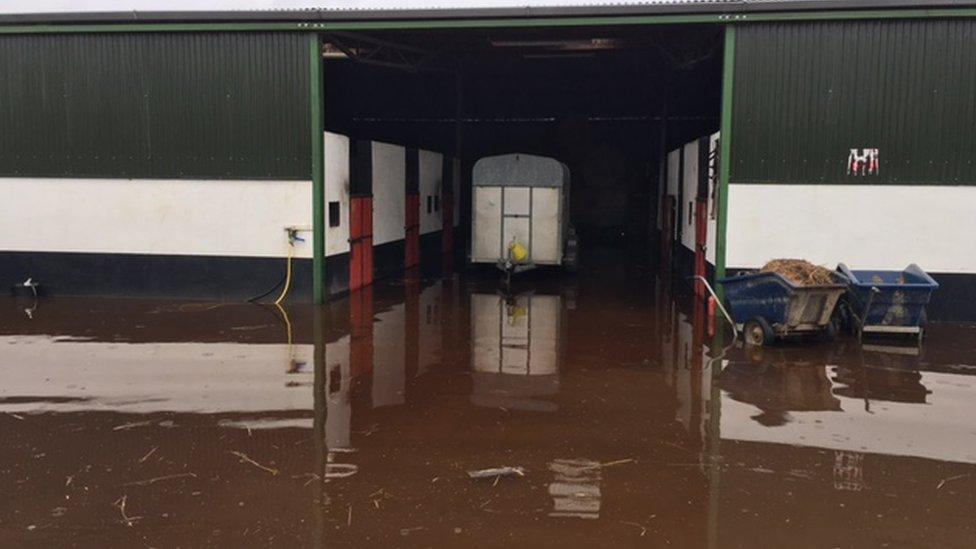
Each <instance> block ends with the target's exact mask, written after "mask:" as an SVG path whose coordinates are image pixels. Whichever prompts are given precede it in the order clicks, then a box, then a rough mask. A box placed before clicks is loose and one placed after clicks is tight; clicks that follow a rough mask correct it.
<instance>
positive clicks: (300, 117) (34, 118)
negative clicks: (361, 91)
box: [0, 33, 310, 179]
mask: <svg viewBox="0 0 976 549" xmlns="http://www.w3.org/2000/svg"><path fill="white" fill-rule="evenodd" d="M308 55H309V51H308V41H307V38H306V37H305V36H304V35H302V34H298V33H290V34H289V33H278V34H276V33H198V34H172V33H167V34H87V35H86V34H77V35H11V36H0V176H49V177H65V176H68V177H131V178H152V177H158V178H221V179H244V178H254V179H309V178H310V167H309V166H310V162H309V158H310V144H309V139H308V135H309V131H310V128H309V123H310V119H309V112H310V111H309V102H308V95H309V85H308V74H309V70H308V66H309V65H308Z"/></svg>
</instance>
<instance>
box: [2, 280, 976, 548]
mask: <svg viewBox="0 0 976 549" xmlns="http://www.w3.org/2000/svg"><path fill="white" fill-rule="evenodd" d="M668 287H669V284H668V283H667V281H664V280H661V279H659V278H654V277H652V276H651V274H650V273H649V272H646V271H641V270H640V269H638V268H633V269H631V270H624V269H620V270H614V269H611V268H606V269H602V270H601V275H600V276H599V277H593V276H587V275H586V274H585V273H584V274H581V275H580V276H579V277H577V278H567V277H552V276H535V277H529V278H528V279H527V280H525V281H523V282H522V283H521V284H520V285H519V286H516V287H515V288H514V291H513V293H512V294H510V295H503V294H502V293H500V292H499V289H498V286H497V277H496V276H495V275H493V274H485V273H481V274H472V273H464V274H449V275H441V276H433V277H420V276H419V275H416V276H413V277H411V278H410V279H408V280H407V281H398V282H384V283H379V284H377V285H376V286H375V287H374V288H372V289H369V290H366V291H364V292H359V293H356V294H353V295H352V296H350V297H347V298H344V299H341V300H338V301H336V302H333V303H331V304H329V305H328V306H327V307H323V308H321V309H315V308H312V307H302V306H288V307H287V308H286V309H285V310H279V309H277V308H275V307H271V306H257V305H240V304H205V303H174V302H147V301H136V300H91V299H67V298H63V299H48V300H45V301H42V302H41V303H40V304H38V306H37V307H36V308H32V307H33V304H32V303H30V302H28V301H21V300H14V299H8V298H3V299H0V319H2V322H0V436H2V445H0V546H3V547H15V546H18V547H19V546H37V547H50V546H97V547H108V546H113V547H114V546H120V547H140V546H147V547H174V546H182V547H191V546H208V545H209V546H212V545H223V546H242V545H248V546H250V545H257V546H289V547H293V546H326V545H328V546H383V547H390V546H397V547H399V546H427V547H442V546H471V547H494V546H532V547H555V546H562V547H566V546H661V547H664V546H672V547H755V546H766V547H885V546H887V547H934V546H938V547H972V546H973V540H974V539H976V531H974V527H976V519H974V518H973V509H974V508H976V466H974V464H976V421H974V419H973V418H974V417H976V384H974V380H976V377H974V376H976V352H974V351H976V328H974V327H972V326H963V325H952V324H941V325H940V324H936V325H933V326H931V327H930V330H929V336H928V338H927V339H926V341H925V343H924V345H923V346H922V347H921V348H920V349H919V348H916V347H911V346H905V345H891V344H890V343H889V342H880V343H879V342H871V343H869V344H866V345H861V344H859V343H857V342H856V341H854V340H852V339H849V338H847V339H841V340H840V341H838V342H834V343H830V344H810V345H786V346H780V347H777V348H767V349H762V350H747V349H741V348H737V347H731V348H727V349H724V350H723V348H724V347H725V344H724V343H723V342H722V341H721V339H722V338H718V339H716V338H715V337H713V335H711V334H710V333H709V328H708V325H707V322H706V319H705V318H704V315H703V314H702V313H703V311H702V307H701V306H700V305H698V304H696V303H694V302H693V301H692V300H690V299H687V298H681V297H675V296H673V295H672V293H671V292H670V291H668V290H667V288H668ZM724 339H726V340H727V339H728V338H727V337H726V338H724ZM501 466H512V467H521V468H523V469H524V476H519V475H510V476H503V477H489V478H485V479H479V480H473V479H470V478H469V477H468V475H467V472H468V471H473V470H480V469H485V468H493V467H501Z"/></svg>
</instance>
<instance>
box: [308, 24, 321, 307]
mask: <svg viewBox="0 0 976 549" xmlns="http://www.w3.org/2000/svg"><path fill="white" fill-rule="evenodd" d="M320 41H321V38H320V36H319V35H318V33H313V34H310V35H309V37H308V54H309V59H308V70H309V87H310V90H309V92H310V93H309V107H310V108H309V112H310V116H311V117H312V120H311V122H312V123H311V127H312V134H311V138H312V301H313V302H314V303H315V304H316V305H319V304H321V303H323V302H324V301H325V171H324V167H325V150H324V142H323V141H324V138H325V136H324V131H325V130H324V127H323V125H324V121H323V118H322V98H323V95H322V53H321V51H322V48H321V45H320Z"/></svg>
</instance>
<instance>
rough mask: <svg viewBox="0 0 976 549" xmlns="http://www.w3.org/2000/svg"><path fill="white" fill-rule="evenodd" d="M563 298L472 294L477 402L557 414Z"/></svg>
mask: <svg viewBox="0 0 976 549" xmlns="http://www.w3.org/2000/svg"><path fill="white" fill-rule="evenodd" d="M562 313H563V307H562V297H561V296H558V295H536V294H534V293H524V294H520V295H505V294H501V293H498V294H479V293H473V294H471V362H472V370H473V372H472V374H471V377H472V382H473V385H474V390H473V391H472V393H473V394H472V396H471V402H472V403H474V404H475V405H478V406H486V407H497V408H505V409H517V410H532V411H538V412H552V411H555V410H556V409H558V406H557V405H556V404H555V403H553V402H551V401H547V400H544V399H542V398H539V397H545V396H548V395H554V394H556V393H557V392H558V391H559V361H560V352H561V340H562V326H563V320H562Z"/></svg>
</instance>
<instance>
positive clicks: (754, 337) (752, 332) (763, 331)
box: [742, 317, 776, 347]
mask: <svg viewBox="0 0 976 549" xmlns="http://www.w3.org/2000/svg"><path fill="white" fill-rule="evenodd" d="M742 333H743V334H744V337H745V340H746V343H747V344H749V345H755V346H757V347H762V346H763V345H766V344H767V343H772V342H773V338H774V337H776V336H775V334H774V333H773V328H772V327H771V326H770V325H769V323H768V322H766V319H765V318H762V317H755V318H750V319H749V320H748V321H746V324H745V326H744V327H743V329H742Z"/></svg>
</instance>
